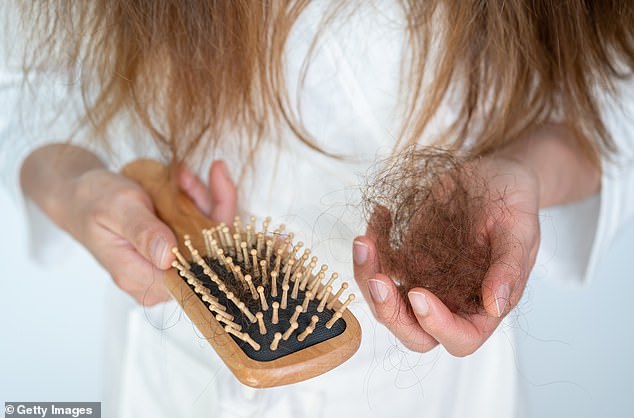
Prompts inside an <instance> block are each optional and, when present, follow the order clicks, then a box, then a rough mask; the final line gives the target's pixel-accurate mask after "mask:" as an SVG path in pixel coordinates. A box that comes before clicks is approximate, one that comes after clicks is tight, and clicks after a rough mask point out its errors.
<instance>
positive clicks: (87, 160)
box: [20, 144, 105, 225]
mask: <svg viewBox="0 0 634 418" xmlns="http://www.w3.org/2000/svg"><path fill="white" fill-rule="evenodd" d="M104 167H105V166H104V164H103V163H102V162H101V161H100V160H99V158H97V156H96V155H94V154H93V153H91V152H90V151H88V150H86V149H84V148H80V147H78V146H74V145H69V144H50V145H45V146H43V147H40V148H37V149H36V150H34V151H33V152H32V153H31V154H30V155H29V156H28V157H27V158H26V159H25V160H24V163H23V164H22V168H21V171H20V184H21V187H22V191H23V193H24V194H25V195H26V196H27V197H29V198H30V199H32V200H33V201H34V202H35V203H36V204H37V205H38V206H39V207H40V208H41V209H42V210H43V211H44V212H45V213H46V214H47V215H48V216H49V217H51V219H52V220H53V221H54V222H56V223H57V224H58V225H59V224H61V218H62V213H61V208H60V200H61V199H64V198H65V196H66V195H67V194H68V191H69V188H70V185H72V183H73V181H74V180H75V179H77V178H78V177H80V176H81V175H82V174H84V173H86V172H87V171H90V170H94V169H99V168H104Z"/></svg>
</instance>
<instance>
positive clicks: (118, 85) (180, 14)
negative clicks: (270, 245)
mask: <svg viewBox="0 0 634 418" xmlns="http://www.w3.org/2000/svg"><path fill="white" fill-rule="evenodd" d="M308 3H309V2H308V0H280V1H261V2H260V1H251V0H231V1H225V0H189V1H186V2H181V1H175V0H93V1H80V2H71V1H46V2H29V6H27V7H26V9H27V10H26V14H25V16H26V18H27V25H29V27H32V28H33V33H34V34H36V39H38V40H39V41H40V43H39V48H32V49H30V51H31V54H30V56H29V57H27V61H26V62H27V63H28V64H29V65H31V66H32V65H37V64H41V63H43V62H50V61H51V58H56V62H58V63H59V64H61V65H62V68H64V69H65V70H73V71H75V72H76V71H78V70H79V72H80V79H81V82H82V89H83V91H84V93H85V97H86V98H87V99H86V103H85V106H86V115H87V120H89V121H90V122H91V123H92V126H93V128H94V131H95V132H96V133H97V134H103V133H104V132H105V130H106V128H107V126H108V125H109V123H110V122H111V121H112V120H113V118H114V117H115V116H116V115H117V114H119V113H120V112H122V111H130V110H131V111H132V112H131V113H132V115H134V116H136V118H137V119H138V120H139V121H140V122H141V123H142V124H143V126H144V127H145V128H146V129H148V130H149V131H150V132H151V133H152V134H153V136H154V138H155V139H156V140H157V142H158V143H160V144H162V145H163V146H164V147H163V149H165V150H166V151H168V152H170V154H171V156H172V157H173V158H175V159H180V158H183V157H185V156H187V155H189V154H191V152H192V150H193V149H195V148H197V147H206V146H209V145H213V144H216V143H218V142H219V141H221V140H222V137H223V136H224V135H226V133H227V132H229V131H232V132H235V133H237V134H239V136H240V137H241V138H245V139H246V141H247V144H248V147H249V149H250V150H251V151H253V150H255V147H256V145H257V143H258V142H259V141H260V139H261V138H263V137H264V136H265V135H266V134H267V133H271V132H272V130H274V129H275V128H276V127H279V126H282V125H284V124H286V125H287V126H290V127H291V128H292V129H293V130H294V132H295V134H296V135H297V137H298V138H299V139H300V140H302V141H304V142H305V143H306V144H308V145H309V146H311V147H313V148H317V147H316V146H315V145H314V144H313V142H312V141H311V139H310V135H309V133H307V132H305V131H304V130H303V128H302V126H301V123H299V122H298V120H299V118H298V117H297V115H296V114H295V113H294V111H293V110H292V108H291V106H289V101H288V99H287V94H286V89H285V80H284V77H285V76H284V67H283V65H284V48H285V44H286V40H287V38H288V36H289V33H290V31H291V28H292V27H293V25H294V23H295V22H296V20H297V18H298V16H299V15H300V14H301V13H302V11H303V10H304V9H305V8H306V7H307V5H308ZM401 3H402V7H403V10H404V14H405V16H406V29H407V33H408V34H409V41H410V42H409V45H408V46H407V47H408V49H407V55H406V56H407V57H409V59H406V60H405V65H404V67H403V68H404V70H403V71H404V75H403V80H404V82H403V92H405V93H403V94H404V96H405V97H406V101H407V104H408V105H407V107H406V114H405V118H404V122H403V126H402V131H401V135H400V142H399V143H401V144H407V143H413V142H416V141H417V140H418V139H419V138H420V137H421V136H422V135H423V133H424V132H425V131H426V128H427V127H428V125H429V123H430V121H431V120H432V119H433V118H434V116H435V115H436V113H437V109H438V108H439V106H440V104H441V103H442V102H443V101H445V100H448V99H450V98H451V97H453V95H454V94H455V95H457V97H458V98H459V102H458V103H459V104H458V106H459V111H458V112H457V117H456V119H455V120H454V121H453V123H452V124H451V126H450V127H449V131H448V132H443V133H441V135H439V138H441V137H442V138H449V139H450V140H449V141H446V142H448V143H447V145H450V146H453V147H455V148H462V149H463V150H467V151H468V152H469V153H470V154H471V155H482V154H486V153H490V152H492V151H493V150H495V149H496V148H498V147H500V146H503V145H504V144H505V143H507V142H508V141H511V140H513V139H515V138H517V137H518V136H520V135H522V134H524V133H526V132H527V131H528V130H529V129H530V128H531V127H533V126H535V125H536V124H540V123H543V122H546V121H549V120H552V119H557V120H559V121H560V122H563V123H565V124H566V125H568V126H569V127H570V128H571V129H573V131H574V132H575V133H576V134H577V135H576V136H577V138H578V141H579V144H580V146H581V147H582V148H583V149H584V150H585V151H586V153H587V155H588V156H589V157H590V158H591V159H593V160H594V161H595V162H598V156H599V155H600V154H608V153H609V152H610V151H612V150H613V149H614V146H613V143H612V141H611V139H610V137H609V134H608V132H607V130H606V127H605V125H604V123H603V121H602V120H601V117H600V114H599V109H598V101H597V91H598V90H603V91H609V92H612V91H613V88H614V87H613V86H614V84H613V81H614V80H615V79H616V78H620V77H626V76H629V75H630V73H631V70H632V68H634V5H633V4H632V2H631V1H629V0H605V1H601V2H592V1H582V0H570V1H566V2H560V1H551V0H534V1H531V2H526V1H524V0H490V1H476V0H472V1H460V2H454V1H442V0H437V1H417V0H402V1H401ZM342 4H344V2H338V3H336V6H335V7H334V8H333V11H335V12H336V11H337V10H341V9H342ZM333 15H334V13H333V14H330V15H329V16H326V17H325V18H324V22H327V21H328V19H329V18H330V17H332V16H333ZM34 22H35V23H36V24H34ZM58 52H63V53H62V54H60V53H58ZM432 56H433V58H434V60H433V61H432V60H431V59H430V57H432ZM73 71H71V72H73Z"/></svg>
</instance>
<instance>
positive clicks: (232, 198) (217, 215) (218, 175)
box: [209, 160, 238, 225]
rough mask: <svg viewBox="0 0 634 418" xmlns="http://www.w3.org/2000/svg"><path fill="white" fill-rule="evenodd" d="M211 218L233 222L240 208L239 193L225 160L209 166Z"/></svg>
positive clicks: (227, 222)
mask: <svg viewBox="0 0 634 418" xmlns="http://www.w3.org/2000/svg"><path fill="white" fill-rule="evenodd" d="M209 192H210V194H211V207H212V209H211V219H212V220H213V221H216V222H224V223H226V224H228V225H230V224H231V222H233V219H234V217H235V216H236V212H237V208H238V193H237V191H236V186H235V184H233V180H231V176H230V175H229V170H228V169H227V166H226V164H225V163H224V161H221V160H216V161H214V162H213V163H212V164H211V167H210V168H209Z"/></svg>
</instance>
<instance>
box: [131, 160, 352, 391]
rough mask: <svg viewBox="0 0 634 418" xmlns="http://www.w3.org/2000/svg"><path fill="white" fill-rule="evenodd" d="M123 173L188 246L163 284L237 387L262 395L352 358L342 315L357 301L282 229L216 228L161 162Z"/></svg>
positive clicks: (348, 321)
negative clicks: (253, 389) (238, 383)
mask: <svg viewBox="0 0 634 418" xmlns="http://www.w3.org/2000/svg"><path fill="white" fill-rule="evenodd" d="M123 173H124V174H125V175H126V176H127V177H129V178H131V179H133V180H135V181H137V182H138V183H139V184H140V185H141V186H142V187H143V188H144V189H145V190H146V191H147V192H148V194H149V195H150V197H151V198H152V200H153V202H154V205H155V208H156V211H157V215H158V216H159V217H160V218H161V220H163V221H164V222H165V223H166V224H167V225H169V226H170V227H171V228H172V229H173V230H174V232H175V233H176V234H177V236H182V237H184V241H183V242H182V244H179V246H178V248H175V249H174V253H175V254H176V256H177V261H175V262H174V264H173V266H174V267H175V268H174V269H173V270H171V271H169V272H168V274H167V275H166V282H165V284H166V286H167V288H168V289H169V291H170V292H171V294H172V295H173V296H174V298H175V299H176V300H177V301H178V302H179V303H180V305H181V306H182V307H183V310H184V311H185V313H186V314H187V315H188V317H189V318H190V319H191V320H192V322H193V323H194V324H195V325H196V327H197V328H198V329H199V331H200V332H201V333H202V334H203V335H204V336H205V337H206V338H207V340H208V341H209V343H210V344H211V345H212V346H213V347H214V349H215V350H216V352H217V353H218V354H219V355H220V357H221V358H222V360H223V361H224V362H225V364H226V365H227V366H228V367H229V369H230V370H231V371H232V372H233V373H234V375H235V376H236V377H237V378H238V380H240V381H241V382H242V383H244V384H246V385H248V386H252V387H258V388H264V387H273V386H280V385H285V384H290V383H295V382H300V381H302V380H306V379H309V378H311V377H314V376H318V375H320V374H322V373H325V372H327V371H329V370H331V369H333V368H334V367H336V366H338V365H340V364H341V363H343V362H345V361H346V360H347V359H349V358H350V357H351V356H352V355H353V354H354V353H355V352H356V350H357V349H358V347H359V344H360V342H361V328H360V326H359V323H358V321H357V320H356V318H355V317H354V315H352V313H351V312H350V311H349V310H348V309H347V306H348V305H349V304H350V303H351V302H352V301H353V300H354V295H353V294H350V295H349V296H348V297H347V299H346V300H345V301H344V302H341V301H340V300H339V298H340V296H341V295H342V293H343V292H344V291H345V290H346V288H347V283H345V282H344V283H342V284H341V286H336V285H335V280H336V279H337V273H328V272H327V269H328V267H327V266H326V265H322V266H321V267H319V268H318V266H317V257H314V256H312V257H311V254H310V250H308V249H303V248H302V247H303V245H302V244H301V243H297V244H295V245H293V244H292V242H291V241H292V233H290V234H285V233H284V227H283V226H280V227H279V228H277V229H276V230H275V231H272V232H269V231H268V228H269V224H270V219H269V218H267V219H266V220H264V222H263V224H262V228H261V229H260V230H258V231H256V229H257V228H256V224H255V218H251V222H250V223H248V224H247V225H244V226H243V225H242V224H241V221H240V219H239V218H236V221H235V222H234V225H232V226H228V225H224V224H220V225H217V224H215V223H214V222H212V221H210V220H209V219H208V218H206V217H205V216H204V215H203V214H202V213H201V212H200V211H199V210H198V208H197V207H196V206H195V205H194V203H193V202H192V201H191V200H190V199H189V198H188V197H187V196H186V195H185V194H184V193H183V192H182V191H180V189H179V188H178V185H177V183H176V181H175V176H173V175H172V172H171V171H170V170H169V169H168V167H166V166H164V165H163V164H161V163H159V162H157V161H151V160H138V161H135V162H133V163H131V164H129V165H127V166H126V167H125V168H124V169H123ZM300 253H301V255H300ZM335 288H338V289H339V290H338V291H336V292H335V293H334V294H333V289H335Z"/></svg>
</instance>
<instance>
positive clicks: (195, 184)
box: [178, 164, 211, 216]
mask: <svg viewBox="0 0 634 418" xmlns="http://www.w3.org/2000/svg"><path fill="white" fill-rule="evenodd" d="M178 184H179V186H180V188H181V189H182V190H183V191H184V192H185V193H187V195H188V196H189V197H190V198H191V199H192V200H193V201H194V203H195V204H196V206H198V209H200V211H201V212H203V213H204V214H205V215H207V216H209V214H210V213H211V196H210V195H209V189H208V188H207V186H206V185H205V184H204V183H203V182H202V181H201V180H200V178H199V177H198V176H197V175H196V174H194V173H193V172H192V171H191V170H190V169H189V167H187V166H186V165H184V164H182V165H181V166H180V167H179V172H178Z"/></svg>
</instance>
